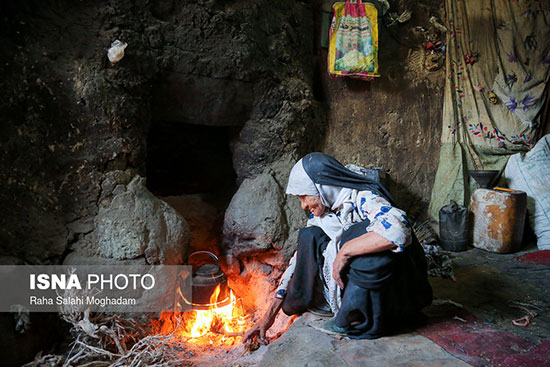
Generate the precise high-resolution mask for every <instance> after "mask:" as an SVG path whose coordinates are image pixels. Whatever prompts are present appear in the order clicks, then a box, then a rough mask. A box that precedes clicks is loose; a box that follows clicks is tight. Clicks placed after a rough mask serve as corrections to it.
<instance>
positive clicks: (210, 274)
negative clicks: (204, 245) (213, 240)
mask: <svg viewBox="0 0 550 367" xmlns="http://www.w3.org/2000/svg"><path fill="white" fill-rule="evenodd" d="M197 255H208V256H210V258H211V260H214V263H210V264H208V263H207V264H203V265H200V266H198V267H193V272H192V278H191V296H192V298H191V299H192V301H191V302H189V301H188V300H185V302H186V303H187V304H189V305H191V307H192V308H193V309H196V310H207V309H209V308H211V307H222V306H225V305H227V304H229V303H230V302H231V300H230V294H229V286H228V285H227V276H226V275H225V273H224V272H223V271H222V269H221V267H220V261H219V260H218V257H217V256H216V255H214V254H213V253H211V252H209V251H196V252H193V253H192V254H191V255H189V256H188V257H187V264H188V265H191V264H190V263H189V260H190V259H191V257H193V256H197ZM218 286H219V287H220V291H219V293H218V296H217V297H216V299H214V300H211V298H212V296H213V294H214V291H215V290H216V287H218Z"/></svg>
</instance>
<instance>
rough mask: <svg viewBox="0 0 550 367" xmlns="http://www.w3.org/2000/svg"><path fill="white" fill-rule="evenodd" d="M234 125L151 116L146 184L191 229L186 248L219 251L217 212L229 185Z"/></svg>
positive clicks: (232, 187) (219, 219)
mask: <svg viewBox="0 0 550 367" xmlns="http://www.w3.org/2000/svg"><path fill="white" fill-rule="evenodd" d="M238 130H239V129H238V128H236V127H230V126H206V125H194V124H186V123H182V122H173V121H154V122H153V124H152V126H151V128H150V130H149V134H148V138H147V187H148V189H149V190H150V191H151V192H152V193H153V194H155V195H156V196H158V197H160V198H161V199H163V200H164V201H166V202H167V203H168V204H170V205H171V206H173V207H174V208H175V209H176V210H177V211H178V212H179V213H180V214H181V215H182V216H183V217H184V218H185V219H186V221H187V223H188V224H189V227H190V229H191V251H195V250H209V251H212V252H215V253H218V252H219V240H220V235H221V226H222V224H223V216H224V213H225V210H226V208H227V206H228V205H229V202H230V201H231V198H232V196H233V194H234V193H235V191H236V190H237V185H236V177H237V176H236V173H235V170H234V169H233V162H232V158H231V150H230V142H231V140H232V138H233V137H234V136H235V134H237V133H238Z"/></svg>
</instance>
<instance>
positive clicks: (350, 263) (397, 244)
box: [244, 153, 432, 344]
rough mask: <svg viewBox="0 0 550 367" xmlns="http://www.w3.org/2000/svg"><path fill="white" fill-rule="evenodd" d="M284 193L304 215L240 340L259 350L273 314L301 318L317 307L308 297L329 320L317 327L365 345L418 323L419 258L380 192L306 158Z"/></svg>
mask: <svg viewBox="0 0 550 367" xmlns="http://www.w3.org/2000/svg"><path fill="white" fill-rule="evenodd" d="M286 193H287V194H290V195H296V196H298V198H299V199H300V201H301V205H302V209H304V210H306V209H308V210H309V212H310V213H311V214H310V216H309V219H308V222H307V227H306V228H303V229H302V230H301V231H300V233H299V235H298V249H297V251H296V253H295V254H294V257H293V258H292V259H291V261H290V265H289V267H288V268H287V270H286V271H285V273H284V274H283V276H282V279H281V282H280V285H279V288H278V290H277V291H276V294H275V297H274V299H273V301H272V302H271V305H270V306H269V308H268V311H267V312H266V314H265V315H264V317H263V318H262V320H260V322H258V323H257V324H256V325H255V326H254V327H253V328H252V329H251V330H250V331H249V332H248V333H247V335H246V336H245V338H244V341H247V340H249V339H252V338H253V337H255V336H257V337H258V340H259V342H260V343H262V344H266V343H267V339H266V336H265V334H266V331H267V330H268V329H269V327H271V325H272V324H273V321H274V320H275V317H276V315H277V313H278V312H279V310H280V309H281V308H282V309H283V311H284V312H285V313H286V314H288V315H294V314H301V313H303V312H305V311H307V310H308V309H311V308H312V307H315V306H318V305H317V304H316V303H317V302H316V299H318V297H316V293H320V294H322V295H323V296H324V299H325V300H326V302H327V303H328V305H329V306H330V310H331V311H332V313H333V314H334V315H336V316H335V317H334V318H333V319H331V320H329V321H328V322H326V323H324V324H323V325H321V327H320V328H321V330H323V331H326V332H328V333H331V334H345V335H348V336H350V337H353V338H368V339H373V338H378V337H380V336H382V335H387V334H388V333H391V332H392V331H394V330H395V329H396V328H399V327H402V326H404V325H406V324H407V323H409V322H410V321H411V320H417V319H418V315H419V314H420V309H421V308H422V307H424V306H427V305H429V304H430V303H431V300H432V290H431V287H430V285H429V283H428V281H427V274H426V261H425V259H424V253H423V250H422V247H421V246H420V245H419V244H418V241H417V240H416V238H415V237H414V234H413V233H412V230H411V227H410V224H409V222H408V219H407V216H406V214H405V212H403V211H402V210H400V209H398V208H396V207H394V206H393V200H392V198H391V196H390V194H389V193H388V191H387V190H386V189H385V188H384V187H383V186H381V185H380V184H378V183H376V182H372V181H370V180H369V179H367V178H366V177H364V176H362V175H359V174H356V173H354V172H352V171H350V170H348V169H346V168H345V167H344V166H342V164H340V163H339V162H338V161H336V160H335V159H334V158H332V157H331V156H329V155H326V154H323V153H310V154H308V155H306V156H305V157H304V158H302V159H301V160H300V161H298V163H296V165H294V167H293V168H292V170H291V172H290V176H289V180H288V186H287V190H286ZM321 298H323V297H321Z"/></svg>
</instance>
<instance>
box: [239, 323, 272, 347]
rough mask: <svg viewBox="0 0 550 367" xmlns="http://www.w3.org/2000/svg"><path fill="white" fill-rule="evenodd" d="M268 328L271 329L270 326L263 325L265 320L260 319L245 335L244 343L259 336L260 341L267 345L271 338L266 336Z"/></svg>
mask: <svg viewBox="0 0 550 367" xmlns="http://www.w3.org/2000/svg"><path fill="white" fill-rule="evenodd" d="M267 329H269V327H265V325H263V320H260V321H259V322H257V323H256V325H254V326H253V327H252V329H250V330H248V332H247V333H246V334H245V335H244V338H243V343H247V342H252V341H253V340H254V338H258V343H260V344H263V345H267V344H268V343H269V340H267V338H266V336H265V333H266V332H267Z"/></svg>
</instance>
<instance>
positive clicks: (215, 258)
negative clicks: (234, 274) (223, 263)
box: [186, 251, 221, 269]
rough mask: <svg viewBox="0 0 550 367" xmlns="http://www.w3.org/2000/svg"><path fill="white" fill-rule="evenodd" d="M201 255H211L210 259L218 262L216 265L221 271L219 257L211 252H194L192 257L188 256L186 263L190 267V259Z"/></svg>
mask: <svg viewBox="0 0 550 367" xmlns="http://www.w3.org/2000/svg"><path fill="white" fill-rule="evenodd" d="M200 254H206V255H210V257H211V258H213V259H214V260H215V261H216V265H217V266H218V269H221V267H220V260H218V257H217V256H216V255H214V254H213V253H211V252H210V251H195V252H193V253H192V254H191V255H189V256H187V261H186V262H187V264H188V265H189V259H190V258H191V256H194V255H200Z"/></svg>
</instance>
